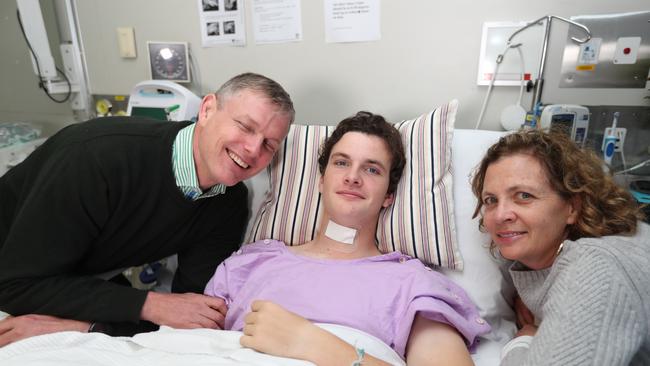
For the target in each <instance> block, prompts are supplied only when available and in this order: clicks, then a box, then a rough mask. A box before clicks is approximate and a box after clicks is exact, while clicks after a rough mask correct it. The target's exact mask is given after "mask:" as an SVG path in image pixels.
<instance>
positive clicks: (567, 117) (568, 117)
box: [551, 113, 576, 136]
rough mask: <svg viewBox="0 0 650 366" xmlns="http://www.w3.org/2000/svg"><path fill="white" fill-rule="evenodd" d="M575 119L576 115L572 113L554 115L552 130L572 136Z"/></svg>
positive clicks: (552, 117)
mask: <svg viewBox="0 0 650 366" xmlns="http://www.w3.org/2000/svg"><path fill="white" fill-rule="evenodd" d="M575 117H576V116H575V114H572V113H565V114H554V115H553V116H551V129H552V130H559V131H562V132H564V133H566V134H567V135H569V136H571V133H572V132H573V122H574V121H575Z"/></svg>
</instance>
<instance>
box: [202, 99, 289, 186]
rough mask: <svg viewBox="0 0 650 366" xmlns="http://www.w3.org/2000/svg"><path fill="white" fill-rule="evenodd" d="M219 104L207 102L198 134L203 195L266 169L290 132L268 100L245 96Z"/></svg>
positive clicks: (284, 115)
mask: <svg viewBox="0 0 650 366" xmlns="http://www.w3.org/2000/svg"><path fill="white" fill-rule="evenodd" d="M218 102H219V101H218V100H217V97H216V96H215V95H214V94H210V95H208V96H206V97H205V98H203V102H202V104H201V111H200V114H199V121H198V122H197V126H196V129H195V132H194V140H193V145H194V161H195V164H196V172H197V176H198V179H199V186H200V187H201V188H202V189H206V188H209V187H211V186H213V185H215V184H225V185H226V186H232V185H235V184H237V183H238V182H240V181H242V180H245V179H248V178H250V177H252V176H253V175H255V174H257V173H258V172H259V171H260V170H262V169H263V168H265V167H266V166H267V165H268V164H269V163H270V162H271V159H272V158H273V154H275V151H276V150H277V149H278V147H279V146H280V144H281V142H282V140H283V139H284V138H285V137H286V135H287V132H288V131H289V124H290V118H289V115H288V114H287V113H285V112H283V111H281V110H280V108H279V107H277V106H275V105H273V104H272V103H271V102H270V101H269V100H268V99H267V98H266V97H265V96H263V95H262V94H260V93H257V92H255V91H251V90H241V91H239V92H237V93H235V94H234V95H231V96H228V97H226V98H225V100H222V101H221V103H220V104H221V107H219V106H218V104H219V103H218Z"/></svg>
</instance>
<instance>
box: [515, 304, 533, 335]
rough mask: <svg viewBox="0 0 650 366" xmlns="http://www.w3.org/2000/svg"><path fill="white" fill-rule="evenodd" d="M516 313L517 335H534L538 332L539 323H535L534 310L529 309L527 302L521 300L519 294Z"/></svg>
mask: <svg viewBox="0 0 650 366" xmlns="http://www.w3.org/2000/svg"><path fill="white" fill-rule="evenodd" d="M514 307H515V315H516V316H517V328H518V329H519V330H518V331H517V334H515V335H516V336H517V337H519V336H524V335H529V336H534V335H535V333H537V325H535V316H534V315H533V312H532V311H530V309H528V307H527V306H526V304H524V302H523V301H521V297H519V294H517V295H516V296H515V303H514Z"/></svg>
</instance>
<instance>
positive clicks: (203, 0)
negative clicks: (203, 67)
mask: <svg viewBox="0 0 650 366" xmlns="http://www.w3.org/2000/svg"><path fill="white" fill-rule="evenodd" d="M197 1H198V4H199V22H200V23H201V41H202V42H201V44H202V46H203V47H214V46H218V45H224V44H230V45H234V46H245V45H246V24H245V23H244V0H197Z"/></svg>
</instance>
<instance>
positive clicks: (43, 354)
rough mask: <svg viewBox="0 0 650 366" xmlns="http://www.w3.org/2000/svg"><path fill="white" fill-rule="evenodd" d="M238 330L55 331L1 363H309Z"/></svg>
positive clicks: (368, 341)
mask: <svg viewBox="0 0 650 366" xmlns="http://www.w3.org/2000/svg"><path fill="white" fill-rule="evenodd" d="M319 326H321V327H322V328H324V329H326V330H328V331H330V332H332V333H333V334H335V335H337V336H338V337H340V338H342V339H343V340H345V341H346V342H348V343H350V344H352V345H356V346H357V347H361V348H363V349H364V350H365V351H366V352H367V353H368V354H371V355H373V356H375V357H377V358H380V359H382V360H384V361H386V362H388V363H390V364H391V365H400V366H403V365H405V363H404V362H403V361H402V359H401V358H400V357H399V356H398V355H397V353H396V352H395V351H394V350H393V349H391V348H390V347H388V346H387V345H386V344H384V343H383V342H381V341H380V340H379V339H377V338H375V337H373V336H371V335H369V334H366V333H364V332H362V331H359V330H356V329H352V328H348V327H344V326H340V325H331V324H319ZM241 334H242V333H241V332H235V331H225V330H211V329H191V330H181V329H172V328H167V327H162V328H161V329H160V330H159V331H157V332H152V333H142V334H138V335H136V336H134V337H109V336H106V335H104V334H100V333H79V332H61V333H53V334H47V335H42V336H37V337H32V338H28V339H25V340H22V341H20V342H16V343H12V344H10V345H7V346H5V347H2V348H0V365H2V366H14V365H15V366H29V365H32V366H33V365H39V366H41V365H42V366H58V365H61V366H63V365H65V366H69V365H84V366H86V365H97V366H103V365H121V366H131V365H133V366H136V365H137V366H166V365H196V366H200V365H211V366H220V365H259V366H261V365H269V366H275V365H277V366H282V365H284V366H307V365H312V366H313V364H312V363H311V362H307V361H301V360H294V359H287V358H282V357H275V356H269V355H266V354H263V353H259V352H256V351H253V350H252V349H248V348H243V347H242V346H241V345H240V344H239V337H241Z"/></svg>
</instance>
